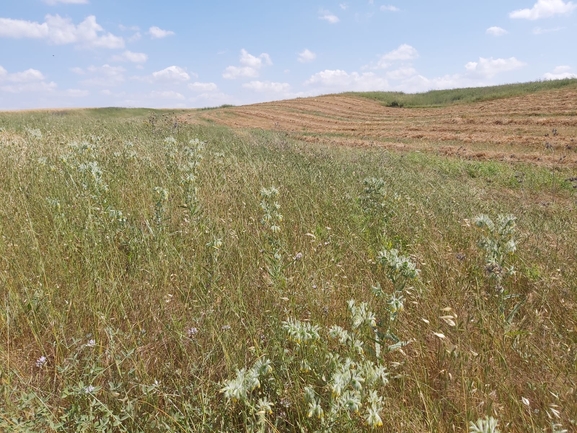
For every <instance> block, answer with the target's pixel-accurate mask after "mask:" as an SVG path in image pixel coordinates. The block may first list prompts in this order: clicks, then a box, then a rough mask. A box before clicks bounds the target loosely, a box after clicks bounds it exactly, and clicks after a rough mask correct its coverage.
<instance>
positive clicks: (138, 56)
mask: <svg viewBox="0 0 577 433" xmlns="http://www.w3.org/2000/svg"><path fill="white" fill-rule="evenodd" d="M111 60H112V61H113V62H132V63H145V62H146V61H147V60H148V55H146V54H144V53H133V52H132V51H128V50H127V51H125V52H123V53H122V54H118V55H115V56H112V58H111Z"/></svg>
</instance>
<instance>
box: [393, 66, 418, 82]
mask: <svg viewBox="0 0 577 433" xmlns="http://www.w3.org/2000/svg"><path fill="white" fill-rule="evenodd" d="M415 75H417V70H416V69H415V68H413V67H402V68H398V69H395V70H394V71H390V72H387V78H389V79H391V80H404V79H407V78H410V77H413V76H415Z"/></svg>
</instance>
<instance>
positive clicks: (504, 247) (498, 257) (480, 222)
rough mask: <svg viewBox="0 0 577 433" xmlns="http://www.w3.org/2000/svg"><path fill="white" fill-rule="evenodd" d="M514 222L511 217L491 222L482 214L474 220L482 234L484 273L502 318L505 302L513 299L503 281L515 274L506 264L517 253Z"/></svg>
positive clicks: (515, 308)
mask: <svg viewBox="0 0 577 433" xmlns="http://www.w3.org/2000/svg"><path fill="white" fill-rule="evenodd" d="M516 220H517V218H516V217H515V216H513V215H498V216H497V219H496V220H495V221H493V220H492V219H491V218H490V217H489V216H487V215H484V214H482V215H478V216H477V217H475V219H474V223H475V226H476V227H478V228H479V229H480V230H481V231H482V233H483V235H482V237H481V239H480V240H479V246H480V247H481V248H482V249H483V251H484V253H485V272H486V273H487V275H488V278H489V281H490V282H491V283H492V284H493V286H494V288H495V291H496V293H497V295H498V297H499V304H500V305H499V306H500V313H501V316H503V317H505V310H506V303H507V301H508V300H509V299H511V298H513V297H514V295H511V294H510V293H509V292H508V290H507V289H506V287H505V286H504V281H505V280H506V278H508V277H510V276H512V275H514V274H515V268H514V267H513V266H512V265H510V264H509V263H508V262H509V259H510V258H511V257H512V256H513V255H514V254H515V251H517V242H516V239H515V235H516V233H515V228H516ZM519 306H520V303H517V305H516V306H515V307H514V308H513V309H512V311H511V312H510V314H509V316H508V317H507V320H508V321H510V320H512V317H513V316H514V314H515V312H516V311H517V309H518V307H519Z"/></svg>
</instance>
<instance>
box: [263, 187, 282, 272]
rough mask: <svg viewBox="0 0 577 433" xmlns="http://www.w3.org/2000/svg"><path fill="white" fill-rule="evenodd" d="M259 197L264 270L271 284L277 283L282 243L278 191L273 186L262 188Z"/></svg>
mask: <svg viewBox="0 0 577 433" xmlns="http://www.w3.org/2000/svg"><path fill="white" fill-rule="evenodd" d="M260 196H261V202H260V207H261V209H262V212H263V216H262V219H261V223H262V225H263V227H264V232H265V239H266V250H265V260H266V270H267V272H268V275H269V276H270V278H271V280H272V281H273V283H279V282H281V281H282V279H283V278H282V276H283V273H282V272H283V262H282V243H281V237H280V232H281V223H282V220H283V216H282V214H281V213H280V204H279V203H278V201H277V200H278V196H279V190H278V189H277V188H276V187H274V186H272V187H270V188H262V189H261V191H260Z"/></svg>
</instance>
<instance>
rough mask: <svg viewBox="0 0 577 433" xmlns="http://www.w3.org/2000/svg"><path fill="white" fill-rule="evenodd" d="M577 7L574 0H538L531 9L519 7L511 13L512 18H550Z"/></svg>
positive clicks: (568, 12) (569, 11)
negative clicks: (566, 0)
mask: <svg viewBox="0 0 577 433" xmlns="http://www.w3.org/2000/svg"><path fill="white" fill-rule="evenodd" d="M576 8H577V5H576V4H574V3H573V2H571V1H569V2H564V1H563V0H538V1H537V3H535V5H534V6H533V7H532V8H531V9H518V10H516V11H513V12H511V13H510V14H509V17H511V18H518V19H526V20H538V19H541V18H549V17H552V16H554V15H566V14H570V13H571V12H572V11H573V10H575V9H576Z"/></svg>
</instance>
